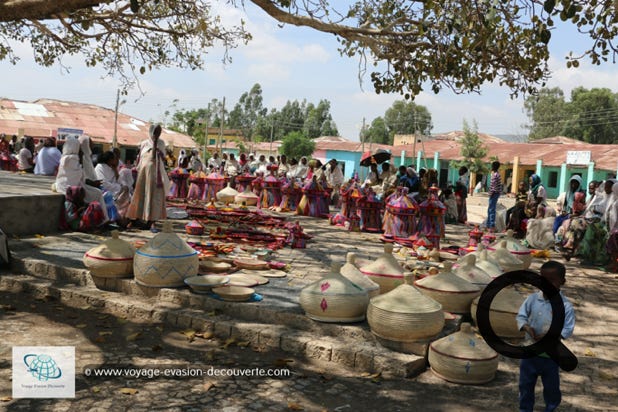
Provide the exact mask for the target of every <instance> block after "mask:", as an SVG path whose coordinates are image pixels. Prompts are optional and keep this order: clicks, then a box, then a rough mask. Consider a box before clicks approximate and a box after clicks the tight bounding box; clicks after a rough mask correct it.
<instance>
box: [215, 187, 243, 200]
mask: <svg viewBox="0 0 618 412" xmlns="http://www.w3.org/2000/svg"><path fill="white" fill-rule="evenodd" d="M238 195H239V193H238V191H237V190H235V189H233V188H232V186H230V183H228V184H227V186H226V187H225V188H223V189H221V190H219V191H218V192H217V200H218V201H219V202H223V203H234V199H236V196H238Z"/></svg>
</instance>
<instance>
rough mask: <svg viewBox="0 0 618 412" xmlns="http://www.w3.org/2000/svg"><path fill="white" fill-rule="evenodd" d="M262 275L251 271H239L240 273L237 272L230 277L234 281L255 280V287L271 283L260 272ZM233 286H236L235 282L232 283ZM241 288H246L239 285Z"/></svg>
mask: <svg viewBox="0 0 618 412" xmlns="http://www.w3.org/2000/svg"><path fill="white" fill-rule="evenodd" d="M259 273H260V274H259V275H258V274H256V273H255V272H253V271H250V270H245V269H242V270H239V271H238V272H235V273H234V274H232V275H230V277H231V278H232V279H235V278H236V279H241V278H246V279H248V280H253V281H254V282H255V284H254V286H255V285H265V284H267V283H268V282H269V280H268V278H267V277H265V276H262V272H259ZM232 284H235V283H234V282H232ZM239 286H244V285H239Z"/></svg>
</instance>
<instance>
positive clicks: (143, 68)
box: [139, 66, 146, 74]
mask: <svg viewBox="0 0 618 412" xmlns="http://www.w3.org/2000/svg"><path fill="white" fill-rule="evenodd" d="M139 72H140V74H144V73H146V68H145V67H144V66H142V67H140V68H139Z"/></svg>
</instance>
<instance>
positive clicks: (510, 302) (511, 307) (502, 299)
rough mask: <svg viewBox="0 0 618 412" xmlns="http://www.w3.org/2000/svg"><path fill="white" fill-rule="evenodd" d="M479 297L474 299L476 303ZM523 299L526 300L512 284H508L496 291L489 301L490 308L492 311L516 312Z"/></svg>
mask: <svg viewBox="0 0 618 412" xmlns="http://www.w3.org/2000/svg"><path fill="white" fill-rule="evenodd" d="M479 299H480V296H479V297H478V298H476V299H474V303H475V304H476V305H478V303H479ZM524 300H526V296H525V295H522V294H521V293H519V292H518V291H517V290H516V289H515V288H514V287H513V286H508V287H506V288H504V289H502V290H501V291H500V292H498V294H497V295H496V297H495V298H494V299H493V300H492V301H491V307H490V309H491V310H493V311H500V312H507V313H513V314H517V312H519V308H520V307H521V305H522V303H524Z"/></svg>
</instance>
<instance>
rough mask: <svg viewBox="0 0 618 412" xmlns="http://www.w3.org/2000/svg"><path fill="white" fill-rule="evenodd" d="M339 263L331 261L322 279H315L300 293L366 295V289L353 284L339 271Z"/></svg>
mask: <svg viewBox="0 0 618 412" xmlns="http://www.w3.org/2000/svg"><path fill="white" fill-rule="evenodd" d="M340 269H341V264H339V263H333V264H332V265H331V268H330V273H328V274H327V275H326V276H324V277H323V278H322V279H320V280H318V281H315V282H313V283H311V284H309V285H308V286H306V287H305V288H303V290H302V291H301V292H300V293H303V294H304V293H310V294H314V295H315V294H318V295H324V296H328V295H350V296H354V295H367V291H366V290H365V289H363V288H362V287H360V286H357V285H355V284H354V283H352V282H351V281H350V280H349V279H347V278H346V277H344V276H342V275H341V273H339V271H340Z"/></svg>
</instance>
